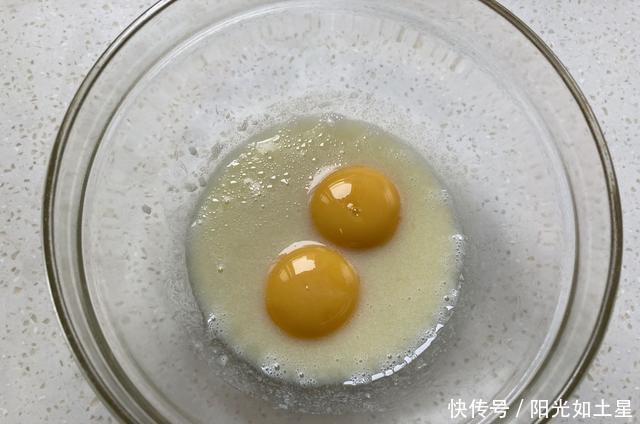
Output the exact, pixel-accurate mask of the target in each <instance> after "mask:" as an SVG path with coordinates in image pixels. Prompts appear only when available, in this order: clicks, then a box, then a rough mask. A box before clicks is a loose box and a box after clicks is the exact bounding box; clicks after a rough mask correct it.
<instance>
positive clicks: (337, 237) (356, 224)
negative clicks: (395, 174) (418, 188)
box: [309, 166, 400, 248]
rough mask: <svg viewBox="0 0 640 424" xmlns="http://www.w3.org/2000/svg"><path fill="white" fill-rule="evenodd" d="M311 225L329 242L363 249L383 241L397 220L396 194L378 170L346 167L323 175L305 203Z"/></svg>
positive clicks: (390, 234) (397, 198)
mask: <svg viewBox="0 0 640 424" xmlns="http://www.w3.org/2000/svg"><path fill="white" fill-rule="evenodd" d="M309 209H310V211H311V219H312V220H313V223H314V225H315V227H316V228H317V229H318V231H319V232H320V234H322V235H323V236H324V237H326V238H327V239H329V240H331V241H332V242H333V243H335V244H337V245H340V246H345V247H351V248H367V247H373V246H377V245H381V244H383V243H385V242H386V241H387V240H389V238H391V236H392V235H393V234H394V233H395V231H396V227H397V226H398V221H399V220H400V195H399V194H398V189H397V188H396V186H395V185H394V184H393V183H392V182H391V180H389V178H387V177H386V176H385V175H384V174H382V173H381V172H379V171H377V170H375V169H373V168H370V167H366V166H349V167H346V168H342V169H338V170H337V171H334V172H333V173H331V174H330V175H328V176H327V177H325V178H324V179H323V180H322V181H321V182H320V183H319V184H318V185H317V186H316V187H315V189H314V190H313V193H312V196H311V201H310V203H309Z"/></svg>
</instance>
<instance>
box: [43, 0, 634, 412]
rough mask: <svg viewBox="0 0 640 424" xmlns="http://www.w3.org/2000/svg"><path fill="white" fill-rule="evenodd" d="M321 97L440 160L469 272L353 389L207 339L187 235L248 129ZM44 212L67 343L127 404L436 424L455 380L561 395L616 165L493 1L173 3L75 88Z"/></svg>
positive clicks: (563, 75) (599, 265) (589, 342)
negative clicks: (387, 367) (383, 364)
mask: <svg viewBox="0 0 640 424" xmlns="http://www.w3.org/2000/svg"><path fill="white" fill-rule="evenodd" d="M330 112H331V113H339V114H342V115H345V116H347V117H349V118H352V119H358V120H363V121H367V122H370V123H372V124H374V125H377V126H379V127H382V128H383V129H385V130H386V131H388V132H390V133H392V134H395V135H396V136H398V137H400V138H402V139H404V140H405V141H406V142H408V143H410V144H411V145H413V146H414V147H415V149H416V151H417V152H418V154H421V155H424V157H425V158H426V159H427V160H428V161H429V163H431V164H432V166H433V168H434V170H435V172H436V173H437V174H438V175H439V177H440V178H441V179H442V181H443V182H444V184H445V186H446V187H447V189H448V191H449V193H450V196H451V198H452V199H453V201H454V203H455V205H456V210H457V212H458V219H459V221H460V224H461V226H462V228H463V230H464V235H465V239H466V242H465V243H466V256H465V259H464V264H463V276H464V280H465V281H464V283H463V286H462V289H461V291H460V295H459V300H458V305H457V306H456V308H455V312H454V313H453V315H452V317H451V318H450V320H449V322H448V323H447V324H446V325H445V327H444V328H442V329H441V330H440V333H439V335H438V337H437V338H436V339H435V341H434V342H433V343H432V345H431V346H430V347H429V348H428V349H427V350H426V351H425V352H424V353H423V354H422V355H420V357H419V360H416V361H414V363H412V364H410V366H407V367H405V368H404V369H403V370H400V371H399V372H398V373H396V374H394V375H392V376H389V378H385V379H381V380H380V381H379V382H374V383H370V384H368V385H364V386H362V387H355V388H349V387H330V388H317V389H313V390H303V389H299V388H296V387H287V388H283V387H280V386H278V385H274V384H272V382H271V381H268V380H267V381H258V380H251V379H248V378H246V376H245V375H244V374H243V373H242V372H240V373H239V372H237V371H238V367H237V366H235V365H238V364H234V363H233V361H234V358H230V357H228V356H227V355H225V354H224V352H221V351H220V350H218V349H217V348H215V347H214V346H213V345H212V343H211V341H210V340H209V339H208V338H207V332H206V323H205V322H203V317H202V314H201V313H200V311H199V310H198V308H197V306H196V302H195V301H194V299H193V295H192V293H191V289H190V286H189V282H188V278H187V272H186V268H185V257H184V255H185V253H184V247H185V234H186V231H187V227H188V224H189V222H190V218H191V214H192V213H193V209H194V207H195V205H196V204H197V202H198V200H199V197H200V195H201V193H202V190H203V186H204V185H205V184H206V182H207V179H208V177H209V176H210V175H211V174H213V173H214V172H215V170H216V167H217V166H219V165H220V164H221V163H223V162H224V160H225V155H226V154H227V153H228V152H229V151H231V150H232V149H233V148H234V147H235V146H237V145H238V143H242V141H243V140H245V139H247V138H248V137H250V136H251V135H252V134H255V133H257V132H259V131H260V130H262V129H264V128H266V127H268V126H271V125H272V124H274V123H278V122H282V121H285V120H287V119H290V118H291V117H294V116H299V115H311V114H321V113H330ZM43 223H44V251H45V256H46V264H47V271H48V277H49V280H50V286H51V291H52V297H53V300H54V303H55V306H56V308H57V312H58V315H59V317H60V321H61V323H62V326H63V327H64V331H65V333H66V335H67V337H68V340H69V343H70V345H71V347H72V349H73V351H74V353H75V355H76V357H77V359H78V361H79V363H80V365H81V367H82V369H83V370H84V372H85V373H86V375H87V378H88V379H89V380H90V382H91V383H92V384H93V386H94V388H95V389H96V391H97V393H98V394H99V395H100V396H101V397H102V399H103V400H104V402H105V403H106V404H107V405H108V406H109V407H110V408H111V409H112V410H113V412H114V414H115V415H116V416H118V417H119V418H121V419H122V420H124V421H130V422H194V423H195V422H212V421H215V422H222V423H226V422H263V423H276V422H277V423H287V422H299V421H300V420H305V421H308V422H318V423H320V422H332V423H335V422H345V423H347V422H348V423H365V422H366V423H370V422H381V423H388V422H409V421H411V422H443V421H445V420H450V417H451V415H452V410H451V408H450V407H451V402H452V400H454V401H456V400H458V399H460V400H461V401H463V402H465V403H470V402H471V401H472V399H481V400H483V401H485V402H487V403H488V405H496V404H500V402H501V401H504V402H505V404H506V405H508V406H509V407H510V408H509V412H508V413H507V417H506V418H505V420H506V421H509V422H511V421H513V422H531V421H537V420H538V416H536V414H535V411H533V410H531V406H532V404H531V400H543V401H544V400H546V401H549V402H553V401H554V400H556V399H558V398H562V397H565V398H566V396H567V395H568V393H569V392H570V390H571V389H572V387H573V386H574V385H575V384H576V382H577V381H578V380H579V379H580V377H581V376H582V374H583V373H584V370H585V368H586V366H587V365H588V363H589V360H590V359H591V357H592V356H593V354H594V352H595V350H596V349H597V346H598V343H599V341H600V339H601V337H602V334H603V332H604V329H605V327H606V322H607V319H608V316H609V312H610V310H611V306H612V302H613V297H614V293H615V288H616V285H617V280H618V275H619V270H620V258H621V234H622V228H621V225H622V223H621V216H620V204H619V198H618V191H617V186H616V180H615V175H614V171H613V167H612V165H611V161H610V158H609V154H608V151H607V148H606V145H605V141H604V138H603V136H602V133H601V131H600V129H599V127H598V124H597V122H596V120H595V118H594V115H593V113H592V111H591V109H590V108H589V106H588V104H587V102H586V99H585V98H584V96H583V95H582V93H581V92H580V91H579V89H578V87H577V86H576V83H575V82H574V81H573V79H572V78H571V77H570V76H569V74H568V73H567V71H566V70H565V69H564V67H563V66H562V64H561V63H560V62H559V61H558V59H557V58H556V57H555V56H554V55H553V53H552V52H551V51H550V50H549V49H548V48H547V47H546V46H545V45H544V44H543V43H542V41H540V39H539V38H537V37H536V36H535V35H534V34H533V33H532V32H531V30H530V29H528V28H527V27H526V26H525V25H524V24H523V23H522V22H520V21H519V20H517V18H515V17H514V16H513V15H512V14H510V13H509V12H508V11H507V10H505V9H504V8H503V7H502V6H500V5H499V4H497V3H495V2H492V1H468V0H430V1H426V0H403V1H400V0H385V1H382V0H370V1H360V0H356V1H349V2H347V1H333V0H322V1H320V0H300V1H296V0H294V1H280V2H272V1H262V0H233V1H214V0H211V1H208V0H181V1H173V0H165V1H161V2H160V3H158V4H156V5H155V6H153V7H152V8H151V9H149V10H148V11H147V12H145V13H144V14H143V15H142V16H141V17H140V18H138V19H137V20H136V21H135V22H134V23H133V24H132V25H131V26H130V27H129V28H127V29H126V30H125V31H124V32H123V33H122V34H121V35H120V36H119V37H118V39H117V40H116V41H115V42H114V43H113V44H112V45H111V46H110V47H109V48H108V49H107V51H106V52H105V53H104V54H103V55H102V57H101V58H100V59H99V60H98V62H97V63H96V65H95V66H94V67H93V68H92V69H91V71H90V72H89V74H88V76H87V78H86V79H85V81H84V82H83V84H82V86H81V87H80V89H79V90H78V93H77V95H76V96H75V98H74V100H73V102H72V104H71V106H70V108H69V110H68V112H67V114H66V116H65V119H64V122H63V124H62V127H61V129H60V132H59V135H58V138H57V140H56V144H55V147H54V151H53V155H52V158H51V161H50V166H49V171H48V175H47V180H46V192H45V198H44V212H43ZM238 254H242V252H238ZM238 389H240V390H238ZM498 412H499V411H498V410H496V409H490V410H488V411H487V412H484V413H483V414H481V415H484V417H483V416H478V415H476V416H475V417H473V418H472V417H471V416H470V414H469V413H467V414H466V418H465V417H463V416H458V417H456V418H455V419H453V420H452V421H455V422H467V421H468V422H487V421H491V420H494V419H496V418H497V417H498ZM412 420H413V421H412Z"/></svg>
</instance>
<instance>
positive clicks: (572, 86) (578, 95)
mask: <svg viewBox="0 0 640 424" xmlns="http://www.w3.org/2000/svg"><path fill="white" fill-rule="evenodd" d="M177 1H178V0H160V1H158V2H157V3H155V4H154V5H152V6H151V7H149V8H148V9H147V10H146V11H144V12H143V13H142V14H141V15H140V16H138V17H137V18H136V19H135V20H134V21H133V22H132V23H131V24H129V25H128V26H127V27H126V28H125V29H124V30H123V31H122V32H121V33H120V34H119V35H118V36H117V37H116V38H115V39H114V41H113V42H112V43H111V44H110V45H109V46H108V47H107V49H106V50H105V51H104V52H103V53H102V54H101V55H100V57H99V58H98V59H97V61H96V62H95V63H94V65H93V66H92V67H91V69H90V70H89V72H88V73H87V75H86V77H85V78H84V79H83V81H82V83H81V84H80V86H79V88H78V90H77V91H76V93H75V95H74V97H73V99H72V100H71V102H70V104H69V107H68V109H67V111H66V113H65V115H64V118H63V120H62V123H61V125H60V129H59V130H58V133H57V135H56V138H55V141H54V144H53V147H52V151H51V155H50V158H49V162H48V165H47V170H46V177H45V185H44V192H43V199H42V216H41V219H42V221H41V223H42V245H43V256H44V263H45V268H46V278H47V280H48V283H49V284H48V286H49V291H50V296H51V299H52V301H53V304H54V308H55V312H56V316H57V318H58V321H59V323H60V326H61V327H62V329H63V332H64V334H65V337H66V339H67V343H68V344H69V346H70V348H71V351H72V353H73V356H74V358H75V360H76V361H77V363H78V364H79V365H80V370H81V371H82V373H83V374H84V376H85V378H86V380H87V381H88V382H89V383H90V385H91V387H92V388H93V390H94V392H95V393H96V394H97V395H98V396H99V397H100V399H101V400H102V402H103V403H104V404H105V405H106V406H107V407H108V408H109V410H110V411H111V412H112V413H113V414H114V415H115V416H116V417H117V418H118V419H120V420H122V421H124V422H131V416H130V414H129V413H128V412H127V411H126V410H125V409H124V408H123V407H122V405H121V404H120V403H119V402H118V401H117V400H116V399H115V398H114V397H113V396H111V394H110V393H111V392H110V390H108V389H107V387H106V384H105V383H104V381H103V380H102V378H101V377H100V376H99V375H98V373H97V372H96V371H95V369H94V367H93V366H92V364H91V361H90V359H89V356H88V355H87V353H86V352H85V349H84V348H83V346H82V342H81V341H80V340H79V338H77V337H76V334H75V331H74V329H73V327H72V325H71V317H70V314H69V312H68V310H67V307H66V305H65V302H64V299H63V295H62V293H61V285H62V281H61V280H60V279H59V278H58V275H57V265H56V260H55V258H54V243H53V213H54V197H55V196H54V193H55V190H56V186H57V179H58V174H59V171H60V166H59V165H60V159H61V157H62V155H63V152H64V150H65V146H66V144H67V140H68V137H69V134H70V132H71V129H72V127H73V124H74V121H75V119H76V116H77V115H78V112H79V111H80V109H81V108H82V105H83V103H84V101H85V99H86V97H87V95H88V93H89V91H90V90H91V88H92V87H93V85H94V83H95V81H96V80H97V79H98V77H99V76H100V74H101V73H102V71H103V70H104V69H105V68H106V67H107V66H108V65H109V63H110V62H111V60H112V59H113V57H114V56H115V55H116V54H117V53H118V51H119V50H120V49H121V48H122V47H123V46H124V45H125V44H126V43H127V42H128V40H129V39H130V38H131V37H133V36H134V35H135V33H136V32H137V31H138V30H140V29H141V28H142V27H143V26H144V25H145V24H146V23H148V22H149V21H150V20H152V19H153V18H154V17H155V16H156V15H158V14H159V13H161V12H162V11H163V10H164V9H166V8H167V7H169V6H170V5H172V4H173V3H175V2H177ZM477 1H479V2H480V3H482V4H484V5H485V6H487V7H488V8H490V9H491V10H493V11H494V12H495V13H497V14H498V15H500V16H501V17H502V18H504V19H506V20H507V21H508V22H509V23H510V24H511V25H513V26H514V27H515V29H516V30H517V31H519V32H520V33H521V34H522V35H524V36H525V37H526V38H527V39H528V40H529V41H530V42H531V43H532V44H533V45H534V46H535V47H536V48H537V50H538V51H539V52H540V53H542V55H543V56H544V58H545V59H546V60H547V61H548V62H549V63H550V64H551V65H552V67H553V68H554V70H555V71H556V73H557V74H558V75H559V76H560V77H561V78H562V80H563V82H564V85H565V86H566V88H567V89H568V90H569V92H570V93H571V95H572V96H573V98H574V99H575V101H576V103H577V104H578V106H579V108H580V110H581V112H582V115H583V116H584V118H585V121H586V123H587V125H588V126H589V130H590V132H591V135H592V137H593V141H594V142H595V144H596V149H597V151H598V155H599V158H600V163H601V166H602V169H603V172H604V176H605V180H606V181H605V183H606V187H607V195H608V196H607V197H608V199H607V200H608V204H609V213H610V224H611V243H610V252H611V253H610V256H609V269H608V273H607V285H606V288H605V292H604V296H603V301H602V303H601V304H600V308H599V311H598V317H597V320H596V324H595V329H594V331H593V332H592V334H591V337H590V338H589V341H588V343H587V345H586V347H585V349H584V351H583V352H582V354H581V356H580V359H579V361H578V363H577V364H576V365H575V367H574V369H573V371H572V373H571V375H570V377H569V379H568V380H567V381H566V382H565V384H564V385H563V387H562V388H561V389H560V391H559V392H558V394H557V396H556V400H557V399H566V398H567V397H568V396H569V395H570V394H571V392H572V391H573V389H575V387H576V386H577V384H578V383H579V382H580V381H581V379H582V377H583V376H584V374H585V373H586V371H587V369H588V367H589V365H590V363H591V361H592V360H593V358H594V356H595V354H596V353H597V352H598V350H599V347H600V344H601V342H602V339H603V338H604V335H605V333H606V330H607V326H608V323H609V319H610V316H611V311H612V309H613V305H614V303H615V298H616V292H617V289H618V283H619V279H620V271H621V266H622V251H623V250H622V249H623V241H622V240H623V226H622V207H621V202H620V193H619V188H618V182H617V179H616V174H615V170H614V166H613V162H612V158H611V154H610V152H609V149H608V147H607V142H606V140H605V137H604V134H603V132H602V129H601V127H600V125H599V123H598V121H597V118H596V116H595V114H594V112H593V110H592V108H591V106H590V105H589V102H588V100H587V98H586V97H585V95H584V93H583V92H582V90H581V89H580V87H579V86H578V84H577V82H576V81H575V79H574V78H573V77H572V76H571V74H570V73H569V71H568V70H567V68H566V67H565V65H564V64H563V63H562V62H561V61H560V59H559V58H558V57H557V56H556V55H555V53H554V52H553V51H552V50H551V48H550V47H549V46H548V45H547V44H546V43H545V42H544V41H543V40H542V39H541V38H540V36H538V35H537V34H536V33H535V32H534V31H533V29H532V28H531V27H529V26H528V25H527V24H526V23H524V22H523V21H522V20H521V19H520V18H518V17H517V16H516V15H515V14H514V13H513V12H511V11H510V10H509V9H507V8H506V7H505V6H503V5H502V4H501V3H499V2H498V1H497V0H477ZM550 410H551V411H553V410H555V406H553V407H551V409H550ZM551 415H552V414H549V416H551ZM547 420H548V418H546V419H542V420H541V422H544V421H547Z"/></svg>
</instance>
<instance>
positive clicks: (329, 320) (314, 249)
mask: <svg viewBox="0 0 640 424" xmlns="http://www.w3.org/2000/svg"><path fill="white" fill-rule="evenodd" d="M359 287H360V279H359V277H358V274H357V273H356V271H355V269H354V268H353V267H352V266H351V264H349V262H347V260H346V259H345V258H343V257H342V255H340V254H339V253H338V252H336V251H335V250H332V249H329V248H327V247H325V246H319V245H310V246H304V247H300V248H298V249H296V250H294V251H292V252H289V253H287V254H285V255H282V256H280V257H279V258H278V261H277V262H276V263H275V265H274V266H273V267H272V268H271V270H270V271H269V275H268V277H267V287H266V294H265V300H266V306H267V312H268V313H269V316H270V317H271V319H272V320H273V322H274V323H275V324H276V325H277V326H278V327H280V328H281V329H282V330H284V331H285V332H286V333H287V334H289V335H291V336H294V337H298V338H304V339H310V338H317V337H322V336H325V335H327V334H329V333H331V332H333V331H335V330H337V329H338V328H340V327H341V326H342V325H343V324H344V323H345V322H347V320H348V319H349V317H351V315H352V313H353V311H354V309H355V306H356V304H357V302H358V292H359Z"/></svg>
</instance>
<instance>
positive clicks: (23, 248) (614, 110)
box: [0, 0, 640, 423]
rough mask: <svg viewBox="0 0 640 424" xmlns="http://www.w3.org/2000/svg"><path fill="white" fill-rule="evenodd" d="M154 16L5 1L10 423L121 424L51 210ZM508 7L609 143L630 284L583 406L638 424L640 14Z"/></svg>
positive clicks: (1, 206)
mask: <svg viewBox="0 0 640 424" xmlns="http://www.w3.org/2000/svg"><path fill="white" fill-rule="evenodd" d="M151 3H152V1H148V0H146V1H141V0H136V1H124V0H113V1H103V0H96V1H94V2H82V1H77V0H58V1H55V2H54V1H35V0H17V1H13V0H0V86H1V87H2V89H1V90H0V116H1V118H2V119H1V120H0V140H1V141H0V198H1V199H2V203H0V222H1V223H2V224H1V225H0V298H1V299H2V300H1V302H2V303H1V306H0V317H1V323H2V327H1V330H0V358H1V362H0V364H1V366H0V385H1V386H0V387H1V389H0V422H3V423H4V422H7V423H22V422H28V423H37V422H56V423H58V422H71V423H76V422H110V421H112V418H111V417H110V414H109V412H108V411H107V410H106V409H105V407H104V406H102V404H101V403H100V401H99V400H98V399H97V398H96V397H95V395H94V394H93V392H92V390H91V389H90V388H89V386H88V385H87V383H85V382H84V380H83V377H82V375H81V372H80V370H79V368H78V367H77V365H76V364H75V362H74V360H73V358H72V357H71V354H70V352H69V350H68V348H67V346H66V342H65V340H64V335H63V334H62V333H61V330H60V328H59V326H58V323H57V322H56V318H55V316H54V313H53V308H52V306H51V303H50V299H49V292H48V288H47V283H46V280H45V277H44V271H43V265H42V258H41V255H42V252H41V248H40V197H41V192H42V186H43V176H44V169H45V165H46V161H47V158H48V154H49V150H50V148H51V145H52V143H53V139H54V137H55V132H56V130H57V127H58V125H59V123H60V121H61V119H62V116H63V114H64V111H65V110H66V107H67V105H68V103H69V101H70V100H71V98H72V96H73V94H74V92H75V90H76V88H77V86H78V85H79V83H80V81H81V79H82V77H83V76H84V74H85V73H86V72H87V71H88V69H89V68H90V66H91V64H92V63H93V62H94V61H95V59H96V58H97V57H98V55H99V54H100V53H101V52H102V51H103V50H104V48H105V47H106V46H107V44H108V43H109V41H110V40H112V39H113V38H114V37H115V36H116V35H117V34H118V33H119V31H120V30H121V29H122V28H124V26H125V25H126V24H127V23H128V22H130V21H131V20H132V19H134V18H135V17H136V16H137V15H138V14H139V13H140V12H141V11H142V10H144V9H145V8H146V7H148V6H149V5H150V4H151ZM504 3H505V4H506V5H507V6H508V7H510V8H511V9H512V10H514V11H515V13H516V14H517V15H519V16H520V17H521V18H523V19H524V21H525V22H527V23H529V24H530V25H531V26H532V27H533V29H534V30H536V31H537V32H538V33H539V34H540V35H541V36H542V37H543V39H545V40H546V41H547V43H549V44H550V45H551V47H552V48H553V49H554V50H555V51H556V53H557V55H558V56H559V57H560V58H561V60H562V61H563V62H564V63H565V64H566V65H567V67H568V68H569V70H570V71H571V72H572V74H573V75H574V77H575V78H576V80H577V81H578V83H579V84H580V86H581V87H582V89H583V91H584V92H585V94H586V95H587V97H588V98H589V100H590V102H591V104H592V106H593V108H594V111H595V113H596V115H597V117H598V119H599V120H600V123H601V125H602V127H603V129H604V132H605V135H606V137H607V139H608V141H609V147H610V149H611V153H612V156H613V159H614V163H615V165H616V171H617V173H618V178H619V182H620V188H621V195H622V202H623V211H624V222H625V234H624V236H625V252H624V253H625V257H624V263H623V273H622V279H621V284H620V288H619V291H618V302H617V304H616V307H615V310H614V313H613V318H612V321H611V324H610V326H609V330H608V334H607V336H606V338H605V340H604V343H603V345H602V347H601V350H600V352H599V354H598V356H597V357H596V360H595V361H594V363H593V364H592V366H591V369H590V371H589V373H588V374H587V378H586V379H585V380H584V381H583V382H582V383H581V384H580V386H579V387H578V389H577V390H576V391H575V393H574V396H575V397H579V398H582V399H584V400H590V401H592V402H594V403H595V402H596V401H598V400H600V398H604V399H606V400H607V401H609V402H611V403H615V400H616V399H629V398H630V399H631V402H632V407H633V409H634V410H635V415H636V416H637V415H638V412H637V411H638V405H639V403H640V361H639V360H638V359H637V358H638V357H637V351H638V349H640V332H638V327H639V326H640V318H639V317H638V312H637V311H636V309H639V308H640V284H639V283H640V278H639V277H638V275H640V261H639V260H638V255H639V254H640V219H639V218H638V212H637V211H638V209H639V208H640V199H638V196H637V190H638V189H640V144H639V143H640V141H638V138H640V122H639V119H640V118H639V117H638V115H640V114H639V113H638V112H640V107H639V104H640V80H639V79H638V77H637V72H638V69H640V50H638V47H637V46H638V45H640V22H639V20H640V3H638V2H633V1H632V0H612V1H607V2H599V1H596V0H583V1H564V0H563V1H550V0H528V1H525V0H505V1H504ZM636 419H637V418H636ZM619 421H622V420H619ZM588 422H597V421H596V420H595V419H592V420H590V421H588Z"/></svg>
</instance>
